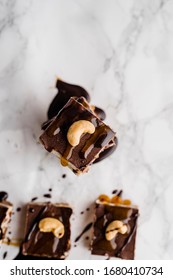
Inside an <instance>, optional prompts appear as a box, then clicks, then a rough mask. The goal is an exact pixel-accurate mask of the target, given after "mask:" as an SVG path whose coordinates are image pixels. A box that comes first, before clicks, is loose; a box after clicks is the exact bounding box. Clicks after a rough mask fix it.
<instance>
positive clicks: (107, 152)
mask: <svg viewBox="0 0 173 280" xmlns="http://www.w3.org/2000/svg"><path fill="white" fill-rule="evenodd" d="M114 141H115V145H113V146H111V147H109V148H107V149H106V150H104V151H103V152H101V153H100V155H99V157H98V158H97V159H96V160H95V161H94V162H93V164H94V163H97V162H100V161H102V160H103V159H105V158H107V157H109V156H110V155H112V153H113V152H114V151H115V150H116V148H117V145H118V139H117V138H116V137H115V139H114Z"/></svg>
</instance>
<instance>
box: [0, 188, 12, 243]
mask: <svg viewBox="0 0 173 280" xmlns="http://www.w3.org/2000/svg"><path fill="white" fill-rule="evenodd" d="M7 197H8V195H7V193H6V192H3V191H1V192H0V243H1V242H2V240H3V239H4V237H5V234H6V231H7V226H8V223H9V222H10V219H11V214H12V204H11V203H10V202H8V201H6V199H7Z"/></svg>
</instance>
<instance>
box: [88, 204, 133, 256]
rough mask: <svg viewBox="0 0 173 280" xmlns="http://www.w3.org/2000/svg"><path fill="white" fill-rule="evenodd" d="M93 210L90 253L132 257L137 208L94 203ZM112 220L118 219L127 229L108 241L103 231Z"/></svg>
mask: <svg viewBox="0 0 173 280" xmlns="http://www.w3.org/2000/svg"><path fill="white" fill-rule="evenodd" d="M95 211H96V213H95V219H96V220H95V223H94V238H93V243H92V254H95V255H107V256H108V257H118V258H122V259H127V260H128V259H129V260H130V259H134V250H135V239H136V228H137V218H138V209H136V208H132V207H124V206H121V205H109V204H100V203H96V210H95ZM114 220H120V221H122V222H123V224H126V225H127V227H128V231H127V233H125V234H120V233H118V234H117V235H116V236H115V238H113V239H112V240H110V241H108V240H106V238H105V231H106V228H107V226H108V224H110V223H111V222H112V221H114Z"/></svg>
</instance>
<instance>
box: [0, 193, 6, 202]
mask: <svg viewBox="0 0 173 280" xmlns="http://www.w3.org/2000/svg"><path fill="white" fill-rule="evenodd" d="M7 198H8V193H6V192H4V191H1V192H0V202H2V201H4V200H6V199H7Z"/></svg>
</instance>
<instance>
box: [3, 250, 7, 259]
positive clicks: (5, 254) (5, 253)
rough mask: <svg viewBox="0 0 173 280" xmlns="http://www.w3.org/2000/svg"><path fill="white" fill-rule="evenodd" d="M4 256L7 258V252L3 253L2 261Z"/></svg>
mask: <svg viewBox="0 0 173 280" xmlns="http://www.w3.org/2000/svg"><path fill="white" fill-rule="evenodd" d="M6 256H7V251H6V252H4V254H3V259H5V258H6Z"/></svg>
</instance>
